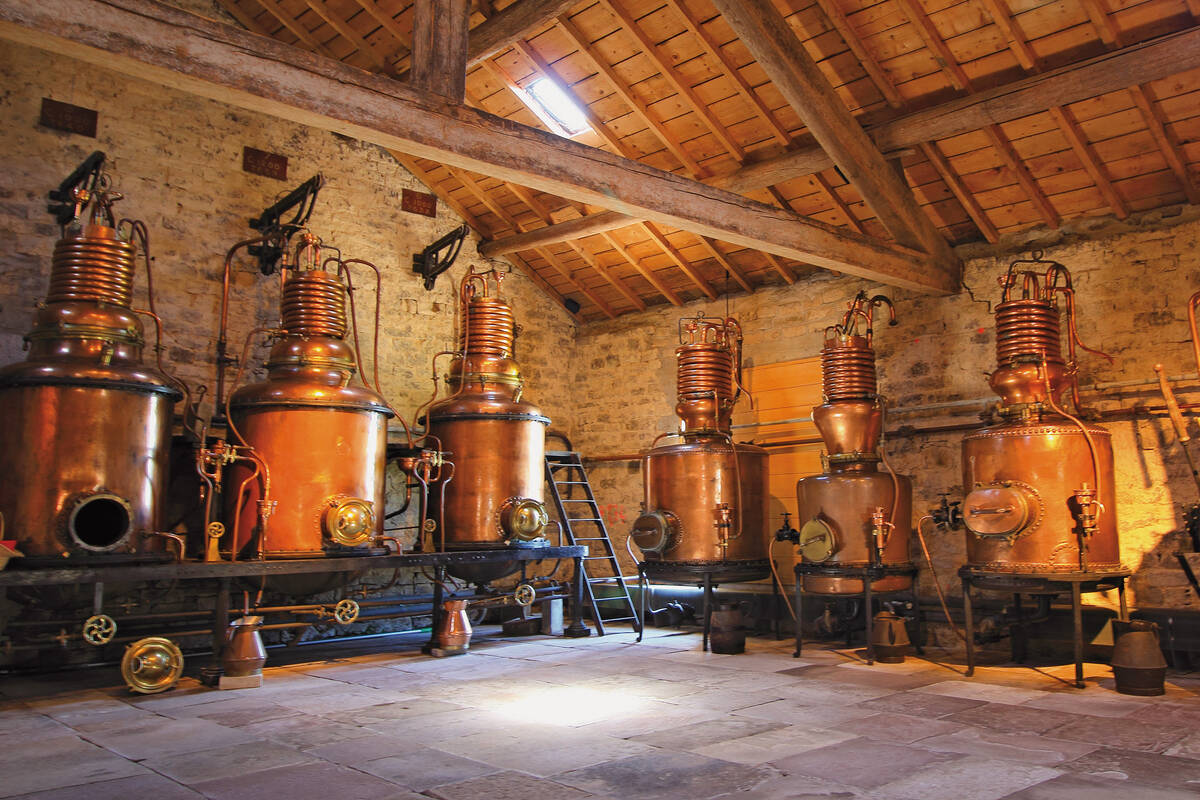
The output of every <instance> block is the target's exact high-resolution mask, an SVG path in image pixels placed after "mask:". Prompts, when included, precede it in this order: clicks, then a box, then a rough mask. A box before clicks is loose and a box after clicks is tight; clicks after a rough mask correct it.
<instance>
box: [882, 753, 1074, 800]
mask: <svg viewBox="0 0 1200 800" xmlns="http://www.w3.org/2000/svg"><path fill="white" fill-rule="evenodd" d="M1061 774H1062V773H1061V772H1060V771H1058V770H1056V769H1051V768H1049V767H1039V766H1035V765H1032V764H1014V763H1013V762H1011V761H993V760H990V759H983V758H969V757H968V758H962V759H958V760H956V761H949V762H945V763H941V764H934V765H932V766H930V767H927V768H925V769H922V770H918V771H917V772H914V773H912V774H910V775H908V776H906V777H904V778H900V779H898V780H894V781H891V782H889V783H886V784H883V785H881V786H879V787H877V788H876V789H875V792H876V794H877V795H878V796H880V797H887V798H891V799H892V800H999V798H1001V797H1004V796H1005V795H1007V794H1012V793H1013V792H1016V791H1020V790H1022V789H1025V788H1028V787H1030V786H1033V785H1035V784H1039V783H1042V782H1043V781H1048V780H1050V779H1051V778H1055V777H1057V776H1059V775H1061Z"/></svg>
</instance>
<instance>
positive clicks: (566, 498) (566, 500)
mask: <svg viewBox="0 0 1200 800" xmlns="http://www.w3.org/2000/svg"><path fill="white" fill-rule="evenodd" d="M560 502H563V503H591V502H594V501H592V500H572V499H570V498H568V497H564V498H563V499H562V500H561V501H560Z"/></svg>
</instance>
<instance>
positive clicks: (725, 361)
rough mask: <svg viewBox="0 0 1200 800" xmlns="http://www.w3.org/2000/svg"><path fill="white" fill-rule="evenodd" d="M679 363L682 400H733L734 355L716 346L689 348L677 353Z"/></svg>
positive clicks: (692, 345)
mask: <svg viewBox="0 0 1200 800" xmlns="http://www.w3.org/2000/svg"><path fill="white" fill-rule="evenodd" d="M675 354H676V356H678V359H679V372H678V381H677V388H678V394H679V396H680V397H683V396H685V395H695V394H712V393H713V392H716V394H717V396H718V397H721V398H730V397H733V354H732V353H730V352H729V350H727V349H725V348H724V347H721V346H720V345H717V344H713V343H702V344H687V345H683V346H682V347H680V348H679V349H678V350H676V351H675Z"/></svg>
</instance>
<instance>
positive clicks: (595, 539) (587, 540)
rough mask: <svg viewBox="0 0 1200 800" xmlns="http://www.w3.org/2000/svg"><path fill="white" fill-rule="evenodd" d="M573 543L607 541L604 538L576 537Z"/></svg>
mask: <svg viewBox="0 0 1200 800" xmlns="http://www.w3.org/2000/svg"><path fill="white" fill-rule="evenodd" d="M575 541H577V542H606V541H608V540H607V539H606V538H604V537H603V536H576V537H575Z"/></svg>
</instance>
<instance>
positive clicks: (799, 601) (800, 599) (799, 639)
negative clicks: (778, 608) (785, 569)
mask: <svg viewBox="0 0 1200 800" xmlns="http://www.w3.org/2000/svg"><path fill="white" fill-rule="evenodd" d="M794 576H795V578H796V649H795V651H794V652H793V653H792V658H799V657H800V648H801V646H802V645H803V644H804V641H803V636H804V635H803V632H802V629H801V627H800V625H801V621H802V620H803V619H804V595H803V593H802V592H801V591H800V589H801V584H800V568H799V566H797V568H796V571H795V573H794Z"/></svg>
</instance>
